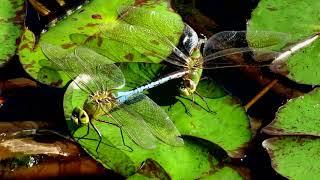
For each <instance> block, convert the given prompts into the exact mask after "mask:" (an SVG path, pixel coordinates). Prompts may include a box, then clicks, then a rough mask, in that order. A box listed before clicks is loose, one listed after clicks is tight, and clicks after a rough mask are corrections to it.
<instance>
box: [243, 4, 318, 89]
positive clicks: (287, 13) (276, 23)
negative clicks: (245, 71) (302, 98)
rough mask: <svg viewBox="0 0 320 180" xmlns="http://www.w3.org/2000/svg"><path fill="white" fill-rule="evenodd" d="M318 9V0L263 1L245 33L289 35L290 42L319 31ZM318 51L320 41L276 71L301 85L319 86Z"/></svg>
mask: <svg viewBox="0 0 320 180" xmlns="http://www.w3.org/2000/svg"><path fill="white" fill-rule="evenodd" d="M319 7H320V2H319V1H317V0H310V1H299V0H293V1H292V0H286V1H281V0H276V1H273V0H262V1H260V2H259V5H258V7H257V8H256V9H255V10H254V11H253V13H252V18H251V20H250V21H249V24H248V30H249V32H250V31H256V30H269V31H277V32H285V33H289V34H291V36H292V43H293V42H296V41H298V40H301V39H304V38H305V37H308V36H311V35H313V34H315V33H317V32H319V30H320V28H319V26H318V24H319V17H320V11H319ZM319 48H320V41H316V42H314V43H312V44H311V45H310V46H309V47H307V48H305V49H304V50H302V51H301V52H299V53H296V54H295V55H293V56H292V57H291V58H290V59H288V61H286V63H285V64H284V65H283V67H281V68H280V69H278V70H277V71H279V73H281V74H283V75H285V76H286V77H288V78H290V79H291V80H294V81H296V82H298V83H301V84H310V85H317V84H319V83H320V72H319V68H318V67H319V65H320V64H319V63H320V61H319Z"/></svg>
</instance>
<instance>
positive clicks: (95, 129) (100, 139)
mask: <svg viewBox="0 0 320 180" xmlns="http://www.w3.org/2000/svg"><path fill="white" fill-rule="evenodd" d="M89 123H90V124H91V126H92V127H93V129H94V131H96V133H97V134H98V136H99V142H98V145H97V147H96V153H97V154H98V155H99V152H98V149H99V146H100V144H101V141H102V136H101V133H100V131H99V130H98V129H97V127H96V126H95V125H93V123H92V121H89ZM88 126H89V125H88Z"/></svg>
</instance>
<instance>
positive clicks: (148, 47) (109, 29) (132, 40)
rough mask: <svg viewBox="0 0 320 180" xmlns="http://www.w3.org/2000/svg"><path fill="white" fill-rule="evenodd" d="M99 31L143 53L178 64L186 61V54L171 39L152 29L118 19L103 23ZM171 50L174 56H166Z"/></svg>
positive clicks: (182, 64)
mask: <svg viewBox="0 0 320 180" xmlns="http://www.w3.org/2000/svg"><path fill="white" fill-rule="evenodd" d="M101 31H102V32H103V36H104V38H107V39H111V40H115V41H119V42H122V43H125V44H128V45H130V46H132V47H134V48H135V49H137V51H139V52H142V54H144V55H148V56H155V57H158V58H160V59H163V60H165V61H167V62H169V63H172V64H175V65H178V66H184V64H185V63H186V61H187V56H186V55H185V54H184V53H183V52H181V51H180V50H179V49H178V48H177V47H176V46H175V45H174V43H173V42H172V41H171V40H169V39H168V38H167V37H165V36H164V35H162V34H161V33H159V32H157V31H154V30H152V29H149V28H146V27H142V26H138V25H131V24H128V23H126V22H122V21H120V22H119V23H117V24H110V25H109V24H108V25H104V26H103V27H102V29H101ZM124 32H127V33H124ZM171 51H173V52H174V56H173V57H168V55H170V52H171Z"/></svg>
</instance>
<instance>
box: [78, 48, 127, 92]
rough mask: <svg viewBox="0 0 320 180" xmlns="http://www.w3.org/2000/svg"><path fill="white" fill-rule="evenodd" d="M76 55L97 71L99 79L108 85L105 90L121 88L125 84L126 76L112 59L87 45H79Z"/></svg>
mask: <svg viewBox="0 0 320 180" xmlns="http://www.w3.org/2000/svg"><path fill="white" fill-rule="evenodd" d="M75 55H76V56H77V57H78V59H80V61H79V62H80V63H83V66H90V69H92V70H93V72H95V74H96V79H98V80H97V81H98V82H100V84H101V85H105V86H106V87H105V88H104V90H110V89H119V88H122V87H123V86H124V85H125V78H124V75H123V74H122V72H121V70H120V68H118V66H116V65H115V64H114V62H113V61H111V60H110V59H108V58H106V57H105V56H102V55H100V54H98V53H96V52H94V51H93V50H91V49H88V48H85V47H77V48H76V49H75Z"/></svg>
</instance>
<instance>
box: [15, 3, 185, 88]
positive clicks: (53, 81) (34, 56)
mask: <svg viewBox="0 0 320 180" xmlns="http://www.w3.org/2000/svg"><path fill="white" fill-rule="evenodd" d="M132 3H133V0H126V1H119V0H112V1H107V2H106V1H104V0H95V1H91V2H90V3H88V4H87V5H86V6H85V7H83V8H82V9H81V10H77V11H76V12H75V13H73V14H72V15H71V16H69V17H68V18H66V19H64V20H62V21H61V22H59V23H58V24H57V25H56V26H54V27H51V28H50V29H49V31H48V32H46V33H44V34H42V35H41V37H40V39H39V42H38V43H50V44H54V45H60V46H61V47H63V48H64V49H72V48H74V47H75V46H76V44H75V43H74V42H77V41H80V42H82V41H84V40H86V39H87V38H88V36H91V37H93V38H94V37H97V41H98V42H99V43H100V38H99V32H100V31H101V28H102V27H103V24H114V23H115V22H116V18H117V16H118V11H119V8H121V7H124V6H125V5H128V4H132ZM139 7H141V8H143V7H146V8H149V9H150V8H151V9H155V10H157V11H161V12H159V14H163V16H161V22H163V20H164V19H168V18H170V16H174V17H175V18H179V19H178V20H180V21H177V23H180V24H182V25H183V23H182V21H181V18H180V16H178V15H177V14H175V13H173V12H171V9H169V8H168V2H167V1H156V2H153V1H150V2H149V1H148V2H143V3H142V4H141V5H140V6H139ZM169 12H170V16H168V15H169ZM97 15H99V17H101V18H95V17H97ZM158 20H160V19H158ZM149 21H150V19H149ZM146 23H148V22H146ZM158 23H159V24H160V21H159V22H158ZM152 24H157V23H156V20H154V22H152ZM181 31H182V29H181ZM174 32H176V31H174ZM174 32H171V34H172V33H174ZM119 33H122V34H125V35H128V37H130V33H129V32H128V31H126V32H125V31H123V32H122V31H121V32H119ZM71 34H77V35H78V36H72V40H73V41H74V42H72V41H71V40H70V39H69V36H70V35H71ZM122 34H119V36H120V35H122ZM33 36H34V35H33V34H32V33H31V32H30V31H27V30H26V31H25V35H24V38H23V39H22V42H21V45H20V48H19V55H20V61H21V63H22V64H23V67H24V68H25V70H26V71H27V72H28V73H29V74H30V75H31V76H32V77H33V78H35V79H37V80H38V81H40V82H42V83H45V84H50V85H52V86H57V87H61V86H63V85H65V84H66V83H67V82H68V81H69V80H70V79H69V78H67V77H66V76H65V74H63V73H62V72H59V73H58V72H56V71H54V70H52V69H50V68H48V65H49V64H48V61H47V58H46V57H45V56H44V54H43V53H42V51H41V49H40V48H39V46H38V44H37V43H36V42H35V39H34V37H33ZM115 36H117V34H116V35H115ZM174 37H176V39H178V38H179V37H180V34H177V33H176V34H174ZM146 38H147V37H146ZM89 42H90V43H92V42H93V43H95V41H94V40H93V41H92V42H91V41H89ZM96 43H97V42H96ZM101 43H102V44H100V45H101V47H100V46H99V48H95V50H97V51H98V52H99V53H101V54H105V55H106V54H110V53H111V55H109V56H108V57H109V58H111V60H113V61H115V62H134V61H140V62H156V63H158V62H160V61H161V59H159V58H153V61H150V59H149V58H148V57H147V56H146V55H143V54H141V52H139V51H136V50H135V49H133V47H132V46H130V45H126V44H123V43H119V42H118V41H114V40H113V41H112V40H110V41H102V42H101ZM138 43H140V44H142V43H143V42H141V41H140V42H138ZM105 51H107V52H105ZM170 52H171V49H170V50H169V51H168V55H169V54H170ZM110 56H111V57H110Z"/></svg>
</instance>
